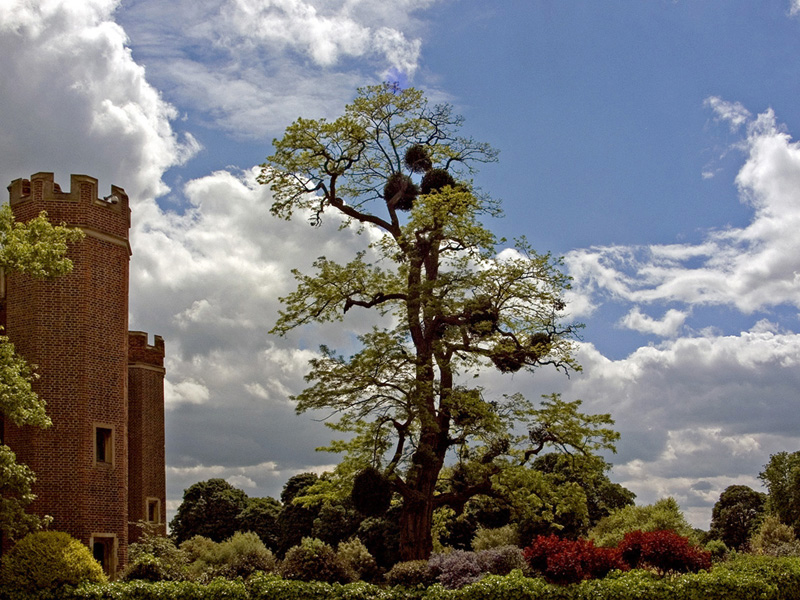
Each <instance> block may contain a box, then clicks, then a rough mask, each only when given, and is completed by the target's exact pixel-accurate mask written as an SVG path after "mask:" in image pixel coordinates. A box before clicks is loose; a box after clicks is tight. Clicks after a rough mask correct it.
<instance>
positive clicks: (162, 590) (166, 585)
mask: <svg viewBox="0 0 800 600" xmlns="http://www.w3.org/2000/svg"><path fill="white" fill-rule="evenodd" d="M36 598H37V600H56V598H57V599H58V600H167V599H169V600H212V599H214V600H217V599H224V600H496V599H497V598H503V599H508V600H751V599H753V598H759V599H761V600H800V559H798V558H772V557H765V556H752V555H743V556H739V557H737V558H735V559H734V560H732V561H730V562H728V563H723V564H719V565H716V566H715V567H714V568H713V569H712V570H711V571H702V572H700V573H690V574H685V575H676V576H671V577H659V576H658V575H657V574H656V573H654V572H652V571H648V570H643V569H634V570H631V571H626V572H621V571H614V572H612V573H611V574H610V575H609V576H607V577H606V578H604V579H594V580H587V581H582V582H581V583H578V584H574V585H569V586H559V585H554V584H550V583H547V582H546V581H545V580H543V579H539V578H529V577H525V576H523V575H522V573H521V572H520V571H519V570H515V571H513V572H512V573H511V574H510V575H507V576H498V575H490V576H487V577H484V578H483V579H481V580H480V581H477V582H475V583H472V584H469V585H467V586H465V587H463V588H461V589H454V590H449V589H446V588H444V587H443V586H442V585H440V584H434V585H432V586H430V587H428V588H427V589H409V588H405V587H402V586H395V587H380V586H376V585H373V584H369V583H364V582H358V583H351V584H344V585H342V584H337V583H322V582H302V581H289V580H284V579H282V578H280V577H279V576H277V575H272V574H256V575H255V576H253V577H251V578H250V579H249V580H247V582H246V583H245V582H243V581H241V580H235V581H230V580H223V579H215V580H213V581H211V582H210V583H208V584H200V583H197V582H186V581H184V582H155V583H151V582H144V581H132V582H123V583H111V584H86V585H83V586H81V587H78V588H69V587H68V588H62V589H61V590H60V591H59V592H58V594H57V595H40V596H38V597H36ZM15 600H23V598H22V597H20V596H17V598H16V599H15Z"/></svg>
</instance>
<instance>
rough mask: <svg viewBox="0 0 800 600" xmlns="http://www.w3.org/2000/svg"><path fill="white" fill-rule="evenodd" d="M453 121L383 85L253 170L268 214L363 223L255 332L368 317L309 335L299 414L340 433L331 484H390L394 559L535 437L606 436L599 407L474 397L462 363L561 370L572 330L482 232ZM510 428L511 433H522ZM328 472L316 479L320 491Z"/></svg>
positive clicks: (590, 441)
mask: <svg viewBox="0 0 800 600" xmlns="http://www.w3.org/2000/svg"><path fill="white" fill-rule="evenodd" d="M461 124H462V119H461V117H459V116H456V115H454V114H453V112H452V109H451V107H450V106H448V105H436V106H432V105H430V104H429V103H428V102H427V100H426V99H425V98H424V96H423V94H422V93H421V92H420V91H418V90H415V89H400V88H399V87H398V86H396V85H391V84H385V85H378V86H372V87H367V88H364V89H361V90H359V93H358V95H357V97H356V98H355V100H354V101H353V102H352V103H351V104H349V105H348V106H347V107H346V108H345V111H344V114H343V115H342V116H341V117H339V118H337V119H335V120H333V121H328V120H325V119H318V120H313V119H303V118H300V119H298V120H297V121H295V122H294V123H293V124H291V125H290V126H289V127H288V128H287V129H286V132H285V135H284V136H283V138H281V139H278V140H275V141H274V142H273V145H274V147H275V153H274V154H273V155H272V156H270V157H269V158H268V159H267V162H266V163H264V165H262V170H261V174H260V176H259V181H260V182H261V183H263V184H267V185H269V186H270V187H271V189H272V192H273V198H274V203H273V205H272V212H273V214H274V215H276V216H278V217H282V218H285V219H289V218H291V217H292V215H293V214H294V213H295V212H298V211H299V212H301V213H303V214H304V215H308V216H310V219H311V221H312V223H313V224H315V225H318V224H320V222H321V220H322V218H323V216H324V215H325V213H333V214H335V215H338V216H339V217H340V218H342V219H344V225H345V226H348V225H353V226H355V227H360V228H362V229H369V230H370V231H371V232H374V233H375V234H376V235H373V236H370V239H372V240H374V241H373V242H372V243H370V244H369V247H368V248H365V249H364V250H363V251H360V252H358V253H356V255H355V256H354V257H353V259H352V260H351V261H350V262H348V263H346V264H340V263H337V262H334V261H332V260H329V259H327V258H325V257H320V258H318V259H317V260H316V262H315V263H314V269H315V272H314V273H313V274H311V275H306V274H302V273H300V272H297V271H295V272H294V275H295V277H296V279H297V281H298V287H297V289H296V291H295V292H293V293H291V294H290V295H289V296H288V297H286V298H283V299H282V300H283V303H284V310H283V311H282V312H281V315H280V318H279V319H278V322H277V324H276V325H275V327H274V328H273V330H272V331H273V332H274V333H277V334H286V333H287V332H289V331H290V330H292V329H293V328H295V327H299V326H302V325H305V324H309V323H313V322H326V321H339V320H342V319H343V318H344V316H345V314H346V313H348V312H349V311H351V310H354V309H355V310H372V311H373V312H376V313H377V314H378V315H380V316H382V317H384V321H383V325H382V326H380V327H375V328H374V329H373V330H372V331H370V332H369V333H366V334H364V335H362V336H361V337H360V338H359V339H360V343H361V350H359V351H358V352H356V354H354V355H353V356H351V357H344V356H341V355H339V354H337V353H336V352H335V351H333V350H332V349H329V348H327V347H325V346H322V348H321V355H320V357H319V358H316V359H314V360H312V361H311V371H310V373H309V375H308V376H307V380H308V382H309V384H310V385H309V387H308V388H307V389H306V390H305V391H303V392H302V393H301V394H300V395H299V396H297V397H296V398H295V400H296V402H297V410H298V411H299V412H304V411H309V410H317V409H324V410H327V411H330V412H333V413H334V414H336V415H337V416H338V421H337V422H335V423H331V426H332V427H333V428H334V429H335V430H337V431H340V432H344V433H346V434H348V435H347V437H348V441H343V442H334V443H333V444H332V445H331V446H330V447H329V448H327V450H328V451H336V452H343V453H345V454H346V457H345V459H344V460H343V461H342V463H341V464H340V465H339V467H338V469H337V473H336V475H337V476H338V482H339V484H340V487H341V489H340V490H339V493H342V490H344V488H348V493H349V487H350V486H351V485H352V481H353V479H354V478H355V476H356V474H357V473H358V472H359V471H360V470H362V469H365V468H367V467H375V468H379V469H380V470H382V472H383V473H384V475H385V477H386V478H387V479H388V480H389V482H390V483H391V486H392V490H393V491H394V493H396V494H398V495H399V496H400V500H401V503H402V510H401V514H400V552H401V555H402V557H403V559H404V560H411V559H419V558H427V557H428V556H429V555H430V553H431V550H432V545H433V543H432V538H431V525H432V519H433V513H434V510H435V509H437V508H439V507H442V506H450V507H452V508H453V509H454V510H456V512H457V513H458V512H460V510H461V509H462V508H463V506H464V503H465V502H466V501H467V500H468V499H469V498H471V497H473V496H474V495H476V494H479V493H489V492H491V490H492V489H493V486H494V481H493V479H494V478H495V477H496V476H497V475H498V474H500V473H501V472H503V471H506V470H508V469H521V468H524V467H525V465H526V464H527V463H528V462H529V461H530V460H531V459H532V458H534V457H535V456H536V455H537V454H538V453H539V452H541V451H542V450H543V449H545V448H547V447H555V448H557V449H562V450H569V451H574V452H576V453H587V454H591V453H594V452H596V451H598V450H600V449H606V448H611V447H612V444H613V441H614V439H615V438H616V434H615V433H614V432H613V431H611V430H610V429H607V428H606V427H605V426H606V425H608V424H610V423H611V420H610V418H609V416H608V415H596V416H589V415H584V414H581V413H579V412H578V411H577V407H578V406H579V405H578V404H576V403H567V402H563V401H561V400H560V399H559V398H557V397H551V398H550V399H549V400H548V401H546V402H545V403H544V405H543V407H542V408H539V409H537V408H536V405H535V404H534V403H533V402H531V401H529V400H527V399H525V398H524V397H523V396H521V395H514V396H510V397H504V398H492V399H489V398H486V397H484V394H483V391H482V389H481V388H480V387H479V386H476V385H474V384H472V385H471V384H469V383H468V382H469V378H468V376H469V375H477V374H478V373H480V371H481V369H485V368H486V367H487V366H494V367H495V368H497V369H498V370H500V371H501V372H504V373H511V372H515V371H519V370H521V369H526V370H533V369H535V368H537V367H539V366H542V365H550V366H552V367H555V368H556V369H560V370H563V371H565V372H568V371H570V370H574V369H578V368H579V367H578V365H577V364H576V362H575V360H574V358H573V340H574V337H575V333H576V329H577V326H576V325H575V324H570V323H567V322H565V318H564V317H565V314H564V310H565V308H566V306H565V303H564V299H563V295H564V292H565V290H566V289H567V288H568V286H569V280H568V277H567V276H566V275H564V274H563V273H562V272H561V270H560V267H561V263H560V261H558V260H555V259H554V258H553V257H551V256H550V255H549V254H545V255H541V254H537V253H536V252H534V251H533V249H532V248H531V247H530V246H529V245H528V244H527V242H525V240H519V241H518V242H517V244H516V247H515V248H512V249H507V250H505V251H503V252H502V253H501V254H498V253H497V246H498V244H499V241H498V240H497V239H496V238H495V237H494V236H493V235H492V233H491V232H490V231H489V230H488V229H486V227H484V225H483V224H482V222H481V219H483V218H484V217H486V216H492V215H496V214H498V212H499V209H498V205H497V203H496V202H494V201H493V200H491V199H490V198H488V197H487V196H484V195H480V194H478V193H477V192H476V190H475V189H474V188H473V187H472V185H471V183H470V181H469V180H468V179H467V178H468V176H469V175H471V174H472V173H473V170H474V167H475V165H476V164H478V163H485V162H491V161H494V160H496V156H497V153H496V151H495V150H493V149H492V148H491V147H490V146H488V145H487V144H484V143H478V142H476V141H474V140H473V139H470V138H464V137H460V136H459V135H458V130H459V128H460V126H461ZM524 430H527V431H525V433H524V434H521V432H522V431H524ZM448 455H454V456H456V457H457V459H458V464H459V473H460V477H461V480H460V482H459V485H458V487H457V488H456V487H453V488H452V489H451V490H450V491H448V492H438V491H437V483H438V480H439V477H440V473H441V472H442V468H443V466H444V464H445V457H446V456H448ZM336 482H337V480H336V479H335V478H334V479H332V480H331V481H330V482H328V487H327V488H325V485H323V484H320V485H319V486H318V491H319V489H320V488H325V489H327V490H328V492H327V493H333V492H332V491H331V490H332V488H333V487H335V484H336Z"/></svg>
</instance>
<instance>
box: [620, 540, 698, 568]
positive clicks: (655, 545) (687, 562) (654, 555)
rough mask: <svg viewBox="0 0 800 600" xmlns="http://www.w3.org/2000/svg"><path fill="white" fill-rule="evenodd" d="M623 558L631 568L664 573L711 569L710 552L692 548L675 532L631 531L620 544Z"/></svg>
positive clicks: (687, 541)
mask: <svg viewBox="0 0 800 600" xmlns="http://www.w3.org/2000/svg"><path fill="white" fill-rule="evenodd" d="M619 550H620V552H621V554H622V559H623V560H624V561H625V563H626V564H627V565H628V566H630V567H631V568H633V569H638V568H652V569H655V570H656V571H658V572H659V573H660V574H662V575H664V574H666V573H696V572H698V571H700V570H703V569H710V568H711V553H710V552H706V551H705V550H702V549H700V548H697V547H695V546H692V545H691V544H690V543H689V539H688V538H686V537H683V536H680V535H678V534H677V533H675V532H674V531H632V532H629V533H626V534H625V537H624V538H623V539H622V542H621V543H620V545H619Z"/></svg>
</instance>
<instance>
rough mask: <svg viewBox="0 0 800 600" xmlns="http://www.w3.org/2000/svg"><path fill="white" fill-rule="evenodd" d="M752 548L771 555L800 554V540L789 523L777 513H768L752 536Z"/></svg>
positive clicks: (758, 552)
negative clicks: (782, 520) (782, 521)
mask: <svg viewBox="0 0 800 600" xmlns="http://www.w3.org/2000/svg"><path fill="white" fill-rule="evenodd" d="M750 549H751V550H752V551H753V552H755V553H756V554H767V555H769V556H800V541H798V539H797V537H796V536H795V534H794V530H793V529H792V528H791V527H790V526H789V525H786V524H784V523H781V520H780V519H779V518H778V517H777V516H776V515H767V516H766V517H765V518H764V520H763V521H762V523H761V525H760V526H759V528H758V529H757V530H756V532H755V534H753V537H752V538H750Z"/></svg>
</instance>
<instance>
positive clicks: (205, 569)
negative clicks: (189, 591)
mask: <svg viewBox="0 0 800 600" xmlns="http://www.w3.org/2000/svg"><path fill="white" fill-rule="evenodd" d="M181 548H182V549H185V550H184V552H185V553H186V554H187V555H189V557H190V560H191V562H190V564H189V567H188V570H189V573H190V574H191V576H192V577H193V578H194V579H197V580H199V581H201V582H208V581H211V580H212V579H214V578H215V577H226V578H228V579H233V578H236V577H242V578H245V579H246V578H247V577H249V576H250V575H252V574H253V573H255V572H256V571H267V572H270V571H274V570H275V557H274V556H273V555H272V552H271V551H270V550H268V549H267V547H266V546H265V545H264V542H262V541H261V538H259V537H258V535H257V534H256V533H254V532H252V531H248V532H247V533H241V532H238V533H235V534H233V535H232V536H231V537H230V538H229V539H227V540H225V541H224V542H220V543H215V542H213V541H211V540H209V539H208V538H201V537H200V536H195V537H194V538H192V539H191V540H187V541H186V542H184V543H183V544H182V545H181Z"/></svg>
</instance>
